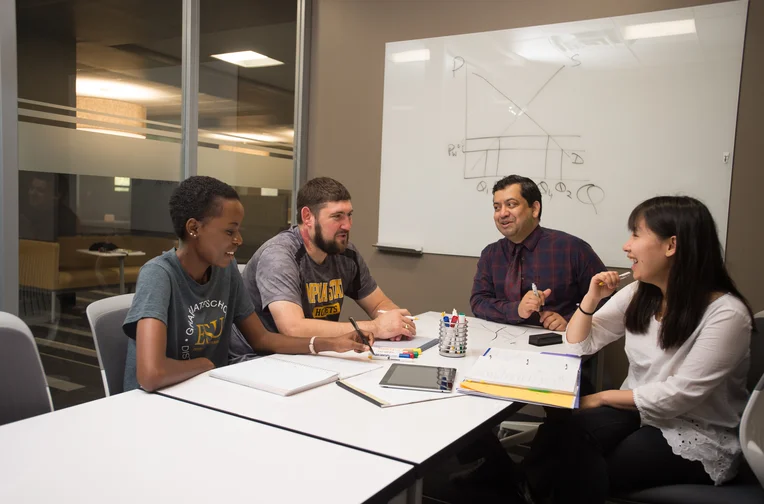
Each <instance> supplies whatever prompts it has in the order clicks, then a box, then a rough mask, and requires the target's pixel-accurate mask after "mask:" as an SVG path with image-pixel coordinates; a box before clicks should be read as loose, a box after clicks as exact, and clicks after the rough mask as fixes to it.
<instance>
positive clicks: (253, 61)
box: [212, 51, 284, 68]
mask: <svg viewBox="0 0 764 504" xmlns="http://www.w3.org/2000/svg"><path fill="white" fill-rule="evenodd" d="M212 57H213V58H216V59H219V60H223V61H227V62H228V63H233V64H234V65H239V66H241V67H244V68H256V67H267V66H276V65H283V64H284V63H283V62H282V61H278V60H275V59H273V58H269V57H268V56H265V55H264V54H260V53H256V52H255V51H239V52H230V53H224V54H213V55H212Z"/></svg>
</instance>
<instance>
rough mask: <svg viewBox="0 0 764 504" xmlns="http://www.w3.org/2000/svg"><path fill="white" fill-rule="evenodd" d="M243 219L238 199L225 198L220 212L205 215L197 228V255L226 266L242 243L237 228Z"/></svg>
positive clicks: (207, 260) (241, 207)
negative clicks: (209, 215)
mask: <svg viewBox="0 0 764 504" xmlns="http://www.w3.org/2000/svg"><path fill="white" fill-rule="evenodd" d="M242 220H244V206H243V205H242V204H241V202H240V201H239V200H235V199H226V200H223V201H222V204H221V205H220V213H219V214H218V215H216V216H211V217H207V218H206V219H204V220H203V221H202V223H201V225H200V226H199V228H198V232H197V236H196V237H195V238H194V241H195V242H196V248H197V251H198V253H199V256H200V257H201V258H202V259H204V260H205V261H206V262H208V263H210V264H212V265H214V266H219V267H221V268H225V267H227V266H228V265H229V264H231V261H233V259H234V255H235V254H236V249H238V248H239V246H240V245H241V244H242V243H243V240H242V238H241V233H240V232H239V228H240V227H241V222H242Z"/></svg>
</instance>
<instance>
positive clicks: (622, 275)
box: [597, 271, 631, 287]
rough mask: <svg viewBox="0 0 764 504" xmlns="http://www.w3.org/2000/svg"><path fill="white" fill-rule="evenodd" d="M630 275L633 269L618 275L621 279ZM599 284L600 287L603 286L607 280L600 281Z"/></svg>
mask: <svg viewBox="0 0 764 504" xmlns="http://www.w3.org/2000/svg"><path fill="white" fill-rule="evenodd" d="M630 275H631V271H627V272H626V273H621V274H620V275H618V278H619V279H620V280H623V279H625V278H628V277H629V276H630ZM597 285H599V286H600V287H602V286H603V285H605V282H600V283H599V284H597Z"/></svg>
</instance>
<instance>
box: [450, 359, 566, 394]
mask: <svg viewBox="0 0 764 504" xmlns="http://www.w3.org/2000/svg"><path fill="white" fill-rule="evenodd" d="M580 369H581V357H579V356H577V355H565V354H553V353H547V352H542V353H539V352H529V351H525V350H512V349H508V348H489V349H488V350H487V351H486V352H485V353H484V354H483V355H481V356H480V358H479V359H478V360H477V362H475V365H474V366H473V367H472V368H471V369H470V370H469V371H468V372H467V373H466V376H465V379H466V380H471V381H475V382H483V383H491V384H495V385H504V386H512V387H522V388H530V389H540V390H546V391H550V392H565V393H569V394H573V393H575V391H576V387H577V386H578V374H579V371H580Z"/></svg>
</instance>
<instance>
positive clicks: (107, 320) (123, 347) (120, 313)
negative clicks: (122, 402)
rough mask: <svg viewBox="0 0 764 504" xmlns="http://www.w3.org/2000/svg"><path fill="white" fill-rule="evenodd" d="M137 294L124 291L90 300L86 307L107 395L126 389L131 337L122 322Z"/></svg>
mask: <svg viewBox="0 0 764 504" xmlns="http://www.w3.org/2000/svg"><path fill="white" fill-rule="evenodd" d="M133 296H135V294H123V295H121V296H113V297H110V298H106V299H101V300H99V301H95V302H93V303H90V304H89V305H88V307H87V310H86V312H87V315H88V322H90V330H91V331H92V332H93V340H94V341H95V347H96V353H97V354H98V365H99V366H100V367H101V378H102V379H103V388H104V391H105V392H106V395H107V396H110V395H114V394H119V393H121V392H122V390H123V388H122V387H123V382H124V378H125V356H126V355H127V339H128V338H127V335H126V334H125V333H124V331H122V323H123V322H124V321H125V316H126V315H127V311H128V310H129V309H130V305H131V304H132V302H133Z"/></svg>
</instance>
